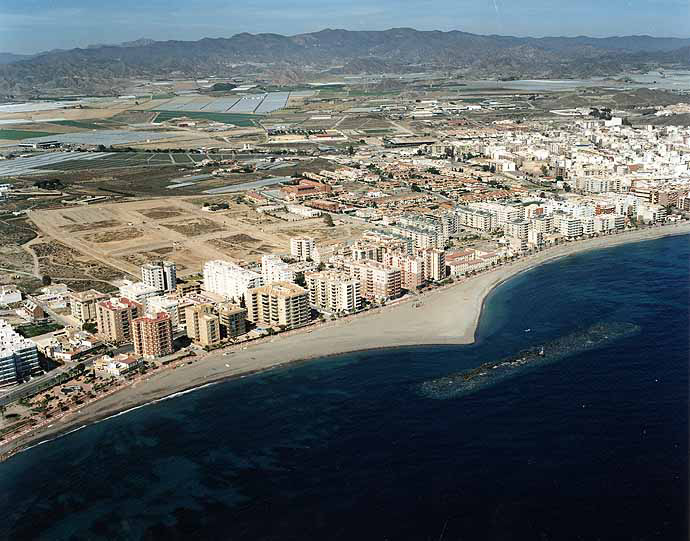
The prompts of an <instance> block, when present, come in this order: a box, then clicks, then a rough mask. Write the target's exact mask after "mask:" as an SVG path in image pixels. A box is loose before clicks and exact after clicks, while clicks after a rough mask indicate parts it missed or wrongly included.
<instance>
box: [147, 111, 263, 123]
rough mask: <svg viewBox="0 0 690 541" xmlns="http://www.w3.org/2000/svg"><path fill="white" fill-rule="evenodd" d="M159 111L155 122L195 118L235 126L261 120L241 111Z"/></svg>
mask: <svg viewBox="0 0 690 541" xmlns="http://www.w3.org/2000/svg"><path fill="white" fill-rule="evenodd" d="M154 112H156V113H158V115H157V116H156V120H155V122H157V123H160V122H166V121H168V120H171V119H173V118H182V117H186V118H190V119H193V120H210V121H212V122H223V123H225V124H234V125H235V126H241V127H249V126H256V125H257V124H256V123H257V121H258V120H260V118H261V117H260V116H259V115H252V114H239V113H213V112H206V111H163V110H156V111H154Z"/></svg>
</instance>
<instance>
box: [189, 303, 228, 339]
mask: <svg viewBox="0 0 690 541" xmlns="http://www.w3.org/2000/svg"><path fill="white" fill-rule="evenodd" d="M185 320H186V324H187V336H188V337H189V338H191V339H192V340H193V341H194V342H196V343H197V344H199V345H200V346H203V347H208V346H215V345H217V344H220V319H219V318H218V316H217V315H216V314H214V313H213V305H211V304H194V305H192V306H187V307H186V308H185Z"/></svg>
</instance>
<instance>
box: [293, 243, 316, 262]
mask: <svg viewBox="0 0 690 541" xmlns="http://www.w3.org/2000/svg"><path fill="white" fill-rule="evenodd" d="M314 247H315V243H314V239H313V238H311V237H293V238H291V239H290V254H291V255H292V257H294V258H296V259H299V260H300V261H306V260H307V259H313V255H314Z"/></svg>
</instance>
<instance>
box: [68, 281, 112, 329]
mask: <svg viewBox="0 0 690 541" xmlns="http://www.w3.org/2000/svg"><path fill="white" fill-rule="evenodd" d="M107 298H108V295H106V294H105V293H101V292H100V291H96V290H95V289H89V290H88V291H75V292H74V293H70V295H69V306H70V312H71V314H72V317H73V318H75V319H76V320H77V321H79V323H82V324H83V323H89V322H91V321H96V317H97V315H96V305H97V304H98V303H99V302H101V301H104V300H107Z"/></svg>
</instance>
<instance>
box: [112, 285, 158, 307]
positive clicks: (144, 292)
mask: <svg viewBox="0 0 690 541" xmlns="http://www.w3.org/2000/svg"><path fill="white" fill-rule="evenodd" d="M160 292H161V290H160V289H157V288H156V287H154V286H151V285H148V284H145V283H144V282H132V281H131V280H124V281H123V284H122V285H121V286H120V297H127V298H128V299H130V300H133V301H134V302H138V303H139V304H141V305H143V306H146V301H147V300H148V299H150V298H151V297H156V296H158V295H160Z"/></svg>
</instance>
